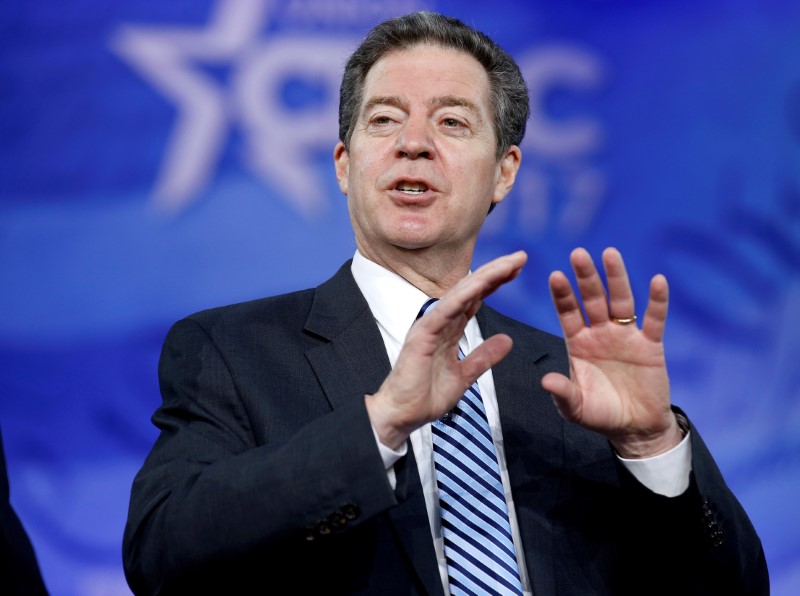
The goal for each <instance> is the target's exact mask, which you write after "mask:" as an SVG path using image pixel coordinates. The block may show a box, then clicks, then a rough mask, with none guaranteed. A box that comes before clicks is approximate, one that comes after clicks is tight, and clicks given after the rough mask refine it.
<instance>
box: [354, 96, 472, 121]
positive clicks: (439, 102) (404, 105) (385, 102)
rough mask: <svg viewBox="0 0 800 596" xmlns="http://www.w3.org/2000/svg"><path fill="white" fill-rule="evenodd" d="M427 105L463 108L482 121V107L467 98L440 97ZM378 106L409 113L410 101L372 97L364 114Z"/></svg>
mask: <svg viewBox="0 0 800 596" xmlns="http://www.w3.org/2000/svg"><path fill="white" fill-rule="evenodd" d="M426 105H427V107H428V108H429V109H435V108H450V107H462V108H465V109H467V110H469V111H470V112H472V113H473V114H475V116H477V117H478V118H479V119H481V120H482V118H481V109H480V107H478V105H477V104H476V103H475V102H474V101H472V100H470V99H467V98H466V97H461V96H458V95H439V96H436V97H432V98H431V99H429V100H428V101H427V102H426ZM376 106H391V107H396V108H400V109H402V110H405V111H408V109H409V103H408V101H407V100H405V99H403V98H402V97H400V96H398V95H384V96H376V97H371V98H370V99H369V100H367V102H366V103H365V104H364V110H363V112H364V113H366V112H368V111H369V110H371V109H372V108H374V107H376Z"/></svg>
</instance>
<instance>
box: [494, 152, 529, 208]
mask: <svg viewBox="0 0 800 596" xmlns="http://www.w3.org/2000/svg"><path fill="white" fill-rule="evenodd" d="M521 162H522V151H521V150H520V148H519V147H517V146H516V145H511V147H509V148H508V151H506V153H505V155H503V157H501V158H500V162H499V163H498V164H497V168H498V172H497V181H496V182H495V185H494V196H493V197H492V205H495V204H497V203H499V202H500V201H502V200H503V199H505V198H506V195H507V194H508V193H509V192H511V189H512V188H513V187H514V181H515V180H516V179H517V172H518V171H519V164H520V163H521Z"/></svg>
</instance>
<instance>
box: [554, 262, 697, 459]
mask: <svg viewBox="0 0 800 596" xmlns="http://www.w3.org/2000/svg"><path fill="white" fill-rule="evenodd" d="M570 261H571V263H572V268H573V269H574V271H575V276H576V278H577V281H578V290H579V291H580V295H581V298H582V301H583V306H584V309H585V311H586V318H584V316H583V313H582V312H581V306H580V304H579V301H578V298H577V296H576V295H575V293H574V292H573V289H572V286H571V284H570V282H569V280H568V279H567V277H566V276H565V275H564V274H563V273H562V272H560V271H556V272H554V273H553V274H552V275H551V276H550V291H551V293H552V295H553V302H554V304H555V307H556V311H557V313H558V318H559V321H560V323H561V328H562V329H563V331H564V339H565V340H566V343H567V351H568V353H569V360H570V373H571V375H570V376H571V379H569V378H567V377H565V376H564V375H561V374H558V373H549V374H547V375H545V376H544V378H543V379H542V386H543V387H544V389H545V390H547V391H549V392H550V393H551V394H552V395H553V398H554V400H555V404H556V407H557V408H558V410H559V412H560V413H561V415H562V416H563V417H564V418H565V419H567V420H570V421H573V422H576V423H578V424H580V425H582V426H584V427H586V428H589V429H591V430H594V431H597V432H599V433H602V434H604V435H605V436H607V437H608V439H609V440H610V441H611V443H612V445H614V448H615V449H616V450H617V452H618V453H619V454H620V456H622V457H626V458H641V457H652V456H654V455H658V454H660V453H664V452H665V451H668V450H669V449H671V448H673V447H674V446H676V445H677V444H678V443H679V442H680V440H681V432H680V429H679V428H678V424H677V420H676V418H675V415H674V413H673V412H672V411H671V409H670V393H669V379H668V377H667V367H666V362H665V359H664V345H663V336H664V325H665V323H666V319H667V305H668V301H669V298H668V294H669V290H668V287H667V280H666V278H665V277H664V276H663V275H656V276H655V277H654V278H653V279H652V280H651V281H650V300H649V303H648V305H647V310H646V312H645V315H644V320H643V321H642V327H641V329H639V327H638V326H637V325H636V321H635V314H634V313H635V311H634V301H633V293H632V291H631V286H630V282H629V281H628V274H627V273H626V271H625V264H624V263H623V261H622V256H621V255H620V253H619V252H618V251H617V250H616V249H613V248H608V249H606V250H605V251H604V252H603V265H604V267H605V271H606V280H607V283H608V296H606V292H605V289H604V287H603V282H602V280H601V279H600V274H599V273H598V271H597V269H596V268H595V266H594V263H593V262H592V258H591V256H589V253H588V252H586V251H585V250H584V249H582V248H578V249H575V250H574V251H573V252H572V254H571V255H570ZM587 319H588V320H587Z"/></svg>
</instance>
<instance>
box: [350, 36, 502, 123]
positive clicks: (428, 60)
mask: <svg viewBox="0 0 800 596" xmlns="http://www.w3.org/2000/svg"><path fill="white" fill-rule="evenodd" d="M384 96H385V97H402V98H404V99H406V100H408V101H409V102H414V101H422V102H425V101H426V100H429V99H430V98H434V97H445V96H452V97H463V98H464V99H467V100H469V102H470V103H472V104H474V105H476V106H478V108H479V109H480V110H481V112H482V114H481V115H482V116H487V115H488V113H489V77H488V76H487V74H486V70H485V69H484V68H483V66H482V65H481V63H480V62H478V61H477V60H476V59H475V57H473V56H472V55H471V54H468V53H466V52H462V51H460V50H455V49H452V48H444V47H441V46H436V45H430V44H420V45H416V46H413V47H411V48H408V49H404V50H396V51H392V52H389V53H387V54H384V55H383V56H381V58H380V59H379V60H378V61H377V62H375V64H373V66H372V68H370V70H369V72H368V73H367V77H366V79H365V81H364V92H363V101H362V106H365V105H367V103H368V102H369V101H370V99H373V98H375V97H384Z"/></svg>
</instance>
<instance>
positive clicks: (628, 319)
mask: <svg viewBox="0 0 800 596" xmlns="http://www.w3.org/2000/svg"><path fill="white" fill-rule="evenodd" d="M611 320H612V321H613V322H614V323H616V324H617V325H630V324H631V323H635V322H636V315H633V316H632V317H626V318H618V317H611Z"/></svg>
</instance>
